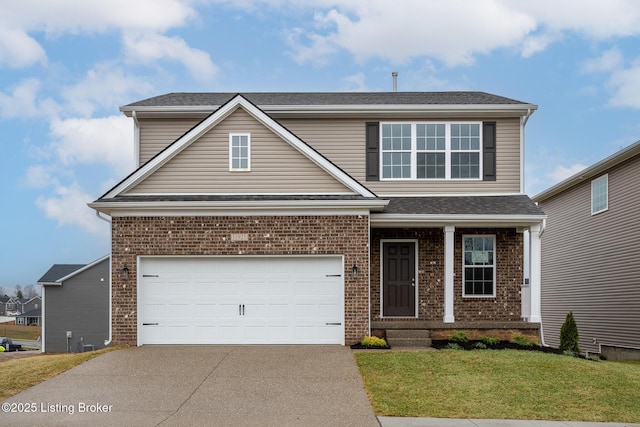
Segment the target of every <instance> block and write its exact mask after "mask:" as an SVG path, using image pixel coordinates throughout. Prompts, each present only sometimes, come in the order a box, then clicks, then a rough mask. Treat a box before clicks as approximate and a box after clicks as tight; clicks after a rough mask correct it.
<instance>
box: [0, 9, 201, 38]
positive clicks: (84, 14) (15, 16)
mask: <svg viewBox="0 0 640 427" xmlns="http://www.w3.org/2000/svg"><path fill="white" fill-rule="evenodd" d="M193 16H195V12H194V10H193V9H192V8H191V7H190V6H189V4H188V2H187V1H181V0H136V1H134V2H132V1H130V0H92V1H86V0H56V1H54V2H43V1H41V0H22V1H19V2H17V1H16V2H4V4H3V5H2V18H0V21H1V22H4V23H10V24H12V25H13V26H15V27H16V28H22V29H24V30H25V31H38V32H44V33H46V34H47V35H51V36H55V35H58V34H65V33H69V34H79V33H98V32H105V31H109V30H112V29H134V30H147V31H148V30H151V31H166V30H167V29H169V28H173V27H176V26H180V25H183V24H184V22H185V21H186V20H187V19H188V18H190V17H193Z"/></svg>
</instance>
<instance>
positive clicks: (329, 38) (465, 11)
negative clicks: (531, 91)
mask: <svg viewBox="0 0 640 427" xmlns="http://www.w3.org/2000/svg"><path fill="white" fill-rule="evenodd" d="M452 22H455V25H454V26H452ZM535 26H536V22H535V20H534V19H533V18H532V17H530V16H527V15H525V14H523V13H521V12H519V11H517V10H512V9H509V8H507V7H505V6H504V5H503V4H502V3H501V2H498V1H485V2H475V1H474V2H467V1H462V0H454V1H447V2H440V1H424V0H410V1H406V2H404V3H403V5H402V7H398V4H396V3H393V2H389V1H386V0H373V1H367V2H358V3H357V6H356V7H355V10H354V13H348V12H344V11H342V10H341V9H340V10H339V9H338V8H334V9H332V10H329V11H328V12H325V13H320V14H317V15H316V17H315V29H314V30H312V31H308V32H305V33H303V34H304V35H305V36H306V38H307V39H308V40H309V41H310V44H309V45H307V46H306V47H304V49H300V46H299V45H293V46H294V48H296V47H297V48H298V52H297V53H298V54H299V53H300V52H302V53H304V54H303V55H302V56H300V55H297V57H298V58H299V59H302V58H306V57H310V54H311V52H313V51H314V50H315V51H316V53H317V55H320V54H323V55H327V54H330V53H331V51H332V49H333V50H334V51H335V50H338V49H344V50H347V51H348V52H350V53H351V54H353V55H354V56H355V57H356V59H358V60H361V61H364V60H367V59H369V58H374V57H378V58H383V59H386V60H388V61H390V62H392V63H402V62H405V61H407V60H409V59H411V58H414V57H418V56H430V57H434V58H437V59H439V60H440V61H442V62H444V63H445V64H447V65H449V66H456V65H463V64H467V65H468V64H470V63H472V62H473V60H474V56H475V55H476V54H479V53H487V52H489V51H491V50H492V49H495V48H497V47H505V46H510V45H514V44H516V43H518V42H520V41H521V40H522V39H523V38H524V37H525V36H526V35H527V34H528V33H529V32H531V31H533V30H534V29H535ZM326 28H330V30H329V32H328V33H326V31H325V29H326ZM297 31H301V30H300V29H298V30H297ZM298 38H300V37H298ZM330 47H331V49H330ZM305 50H306V51H307V52H306V53H305Z"/></svg>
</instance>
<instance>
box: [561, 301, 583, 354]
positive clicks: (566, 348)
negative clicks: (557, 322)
mask: <svg viewBox="0 0 640 427" xmlns="http://www.w3.org/2000/svg"><path fill="white" fill-rule="evenodd" d="M578 339H579V335H578V325H577V324H576V320H575V319H574V318H573V311H570V312H569V314H567V318H566V319H565V321H564V323H563V324H562V327H561V328H560V350H562V351H563V352H565V353H566V352H571V353H574V354H580V347H579V346H578Z"/></svg>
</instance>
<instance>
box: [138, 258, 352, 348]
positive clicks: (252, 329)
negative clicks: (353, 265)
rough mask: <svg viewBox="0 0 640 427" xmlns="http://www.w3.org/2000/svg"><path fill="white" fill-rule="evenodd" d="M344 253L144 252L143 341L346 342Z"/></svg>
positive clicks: (140, 339) (140, 341) (140, 335)
mask: <svg viewBox="0 0 640 427" xmlns="http://www.w3.org/2000/svg"><path fill="white" fill-rule="evenodd" d="M342 272H343V267H342V258H341V257H339V256H331V257H329V256H302V257H286V256H280V257H246V256H244V257H240V256H239V257H197V258H196V257H143V258H141V259H140V271H139V276H138V283H139V286H138V313H139V316H138V344H139V345H143V344H344V281H343V277H342V276H343V275H342Z"/></svg>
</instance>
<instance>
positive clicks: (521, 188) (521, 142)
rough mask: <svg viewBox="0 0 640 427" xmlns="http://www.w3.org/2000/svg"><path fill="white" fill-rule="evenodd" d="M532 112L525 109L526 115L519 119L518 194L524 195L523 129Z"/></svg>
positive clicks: (529, 109)
mask: <svg viewBox="0 0 640 427" xmlns="http://www.w3.org/2000/svg"><path fill="white" fill-rule="evenodd" d="M534 112H535V110H531V108H527V115H526V116H524V117H523V118H522V119H521V124H520V194H524V128H525V126H527V122H528V121H529V117H531V115H532V114H533V113H534Z"/></svg>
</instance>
